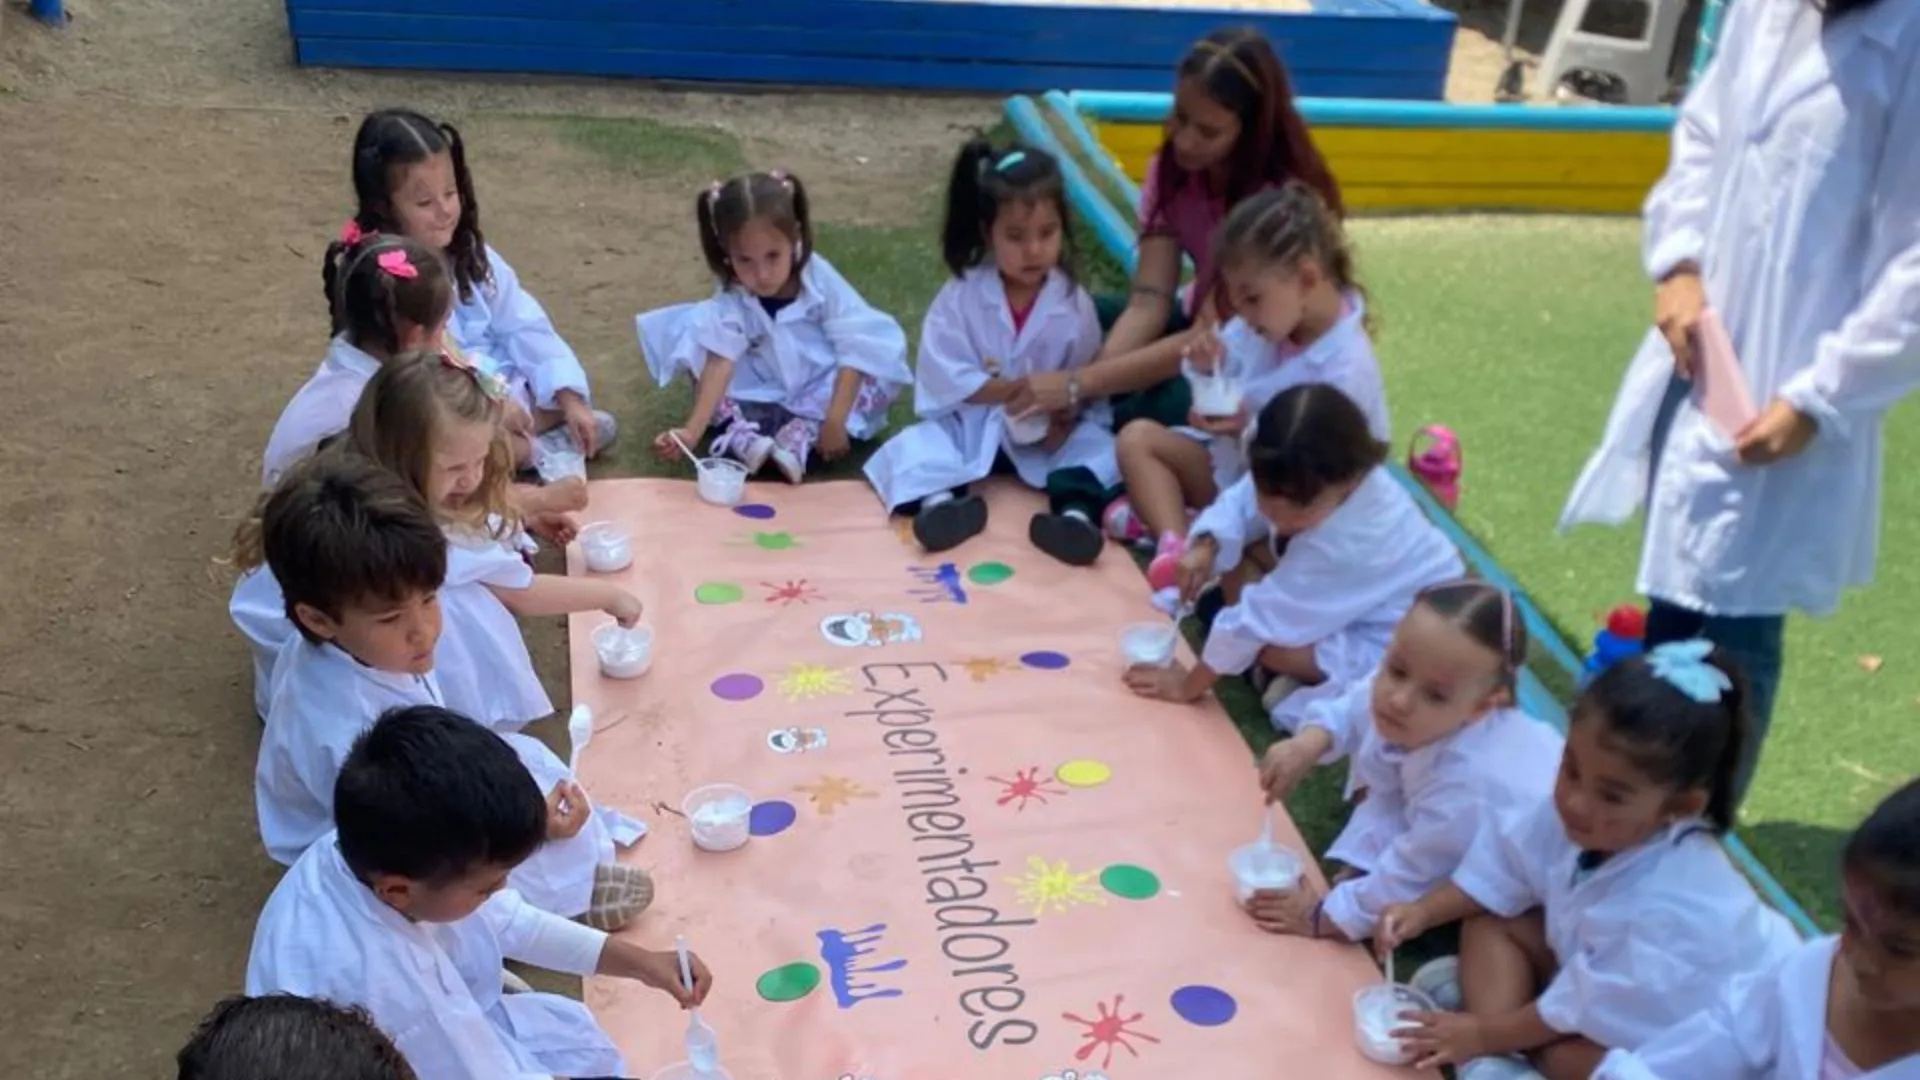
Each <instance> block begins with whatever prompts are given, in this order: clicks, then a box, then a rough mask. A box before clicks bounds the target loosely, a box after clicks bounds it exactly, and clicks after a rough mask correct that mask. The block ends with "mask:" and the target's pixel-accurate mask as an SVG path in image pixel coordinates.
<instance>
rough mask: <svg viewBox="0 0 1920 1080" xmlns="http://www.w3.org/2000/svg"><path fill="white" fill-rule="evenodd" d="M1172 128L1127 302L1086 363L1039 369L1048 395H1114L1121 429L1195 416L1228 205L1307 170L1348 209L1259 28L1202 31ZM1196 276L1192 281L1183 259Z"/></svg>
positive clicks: (1044, 400) (1143, 212)
mask: <svg viewBox="0 0 1920 1080" xmlns="http://www.w3.org/2000/svg"><path fill="white" fill-rule="evenodd" d="M1176 76H1177V81H1176V83H1175V86H1174V93H1173V111H1172V113H1171V114H1170V115H1169V116H1168V118H1167V134H1166V139H1165V141H1163V142H1162V143H1161V145H1160V150H1159V152H1158V153H1157V154H1155V155H1154V159H1153V163H1152V164H1151V165H1149V166H1148V168H1147V177H1146V183H1145V185H1144V186H1143V187H1142V188H1141V191H1140V261H1139V267H1138V269H1137V270H1136V271H1135V272H1134V278H1133V292H1132V294H1131V296H1129V297H1128V298H1127V300H1126V303H1125V305H1124V307H1122V306H1121V305H1120V304H1119V303H1118V302H1117V300H1115V299H1112V298H1109V300H1108V301H1107V302H1102V301H1101V300H1100V299H1099V298H1096V306H1097V307H1098V308H1099V309H1100V321H1101V325H1102V326H1103V327H1104V328H1106V329H1107V330H1108V334H1107V341H1106V345H1105V347H1104V348H1103V349H1102V350H1101V354H1100V356H1099V357H1098V358H1096V359H1095V361H1094V363H1093V364H1092V365H1090V366H1088V367H1086V368H1082V369H1080V370H1079V371H1077V372H1062V373H1058V374H1054V375H1050V376H1041V375H1036V376H1033V377H1032V378H1031V379H1030V380H1029V386H1030V388H1031V390H1032V392H1033V395H1034V399H1035V402H1036V404H1038V405H1039V407H1041V408H1043V409H1046V410H1048V411H1056V412H1057V411H1070V410H1074V409H1077V408H1079V407H1080V405H1081V404H1082V403H1083V402H1085V401H1087V400H1090V399H1094V398H1104V397H1110V398H1113V399H1115V400H1114V429H1115V430H1116V431H1117V430H1119V429H1120V428H1121V427H1124V426H1125V425H1126V424H1127V423H1128V422H1129V421H1131V420H1135V419H1139V418H1142V417H1146V418H1150V419H1153V420H1157V421H1159V422H1160V423H1162V424H1165V425H1167V426H1169V427H1172V426H1176V425H1180V424H1184V423H1186V422H1187V413H1188V411H1189V409H1190V408H1191V405H1192V397H1191V394H1190V393H1189V391H1188V389H1187V385H1186V380H1184V379H1182V378H1181V377H1180V356H1181V353H1182V352H1184V351H1185V350H1186V348H1187V346H1188V343H1189V340H1190V339H1191V338H1192V336H1193V335H1194V334H1195V333H1196V332H1205V331H1209V330H1211V329H1212V328H1213V327H1214V325H1215V324H1217V323H1218V322H1219V321H1220V314H1219V313H1220V311H1221V310H1223V309H1225V307H1226V305H1223V304H1220V303H1219V298H1218V292H1219V288H1218V284H1219V283H1218V280H1217V275H1216V272H1215V269H1214V265H1213V252H1212V243H1213V234H1214V232H1215V230H1216V229H1218V228H1219V226H1220V223H1221V222H1223V221H1225V220H1226V217H1227V211H1229V210H1231V209H1232V208H1233V207H1234V205H1235V204H1237V203H1239V202H1240V200H1242V199H1244V198H1246V197H1247V196H1248V195H1251V194H1253V193H1255V192H1257V191H1261V190H1264V189H1266V188H1269V187H1276V186H1278V185H1280V184H1283V183H1285V182H1286V181H1288V180H1299V181H1301V182H1303V183H1305V184H1306V185H1307V186H1308V187H1311V188H1313V189H1314V191H1316V192H1318V193H1319V195H1320V197H1321V199H1323V200H1324V201H1325V202H1326V204H1327V206H1328V207H1330V208H1331V209H1332V210H1333V212H1334V213H1335V215H1337V216H1341V217H1344V216H1345V208H1344V204H1343V203H1342V202H1341V200H1340V188H1339V185H1337V184H1336V183H1334V180H1333V176H1332V175H1331V174H1330V173H1328V171H1327V166H1326V162H1325V161H1324V160H1322V159H1321V157H1320V151H1319V150H1318V149H1316V148H1315V147H1314V145H1313V138H1312V136H1310V135H1309V134H1308V133H1307V125H1306V121H1304V120H1303V119H1301V117H1300V112H1299V110H1298V109H1297V108H1296V107H1295V106H1294V99H1293V85H1292V83H1291V82H1290V81H1289V80H1288V78H1287V70H1286V67H1285V66H1284V65H1282V64H1281V62H1280V58H1279V56H1277V55H1276V54H1275V53H1274V51H1273V46H1272V45H1271V44H1269V43H1268V41H1267V39H1266V38H1265V37H1263V36H1261V34H1260V33H1259V31H1257V30H1253V29H1230V30H1216V31H1214V32H1213V33H1211V34H1208V35H1207V36H1206V37H1204V38H1201V39H1200V40H1199V41H1197V42H1195V43H1194V45H1193V47H1192V48H1191V49H1189V50H1187V55H1186V56H1185V57H1184V58H1182V59H1181V61H1180V65H1179V67H1178V68H1177V69H1176ZM1183 256H1185V257H1191V258H1192V259H1193V262H1194V269H1195V274H1194V279H1193V281H1192V282H1191V283H1190V284H1189V285H1188V286H1187V288H1186V289H1185V290H1184V291H1181V290H1180V288H1179V287H1180V262H1181V258H1182V257H1183Z"/></svg>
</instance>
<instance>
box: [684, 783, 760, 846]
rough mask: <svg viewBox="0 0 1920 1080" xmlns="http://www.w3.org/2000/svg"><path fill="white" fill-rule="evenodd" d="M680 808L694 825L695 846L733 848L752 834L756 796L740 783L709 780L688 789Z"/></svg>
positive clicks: (688, 822) (689, 823)
mask: <svg viewBox="0 0 1920 1080" xmlns="http://www.w3.org/2000/svg"><path fill="white" fill-rule="evenodd" d="M680 812H681V813H683V814H685V815H686V816H687V824H688V825H690V826H692V827H693V846H694V847H697V848H699V849H700V850H702V851H732V850H733V849H734V848H737V847H739V846H741V845H742V844H745V843H746V842H747V839H748V838H749V837H750V836H751V835H752V833H751V832H750V831H749V819H750V818H751V817H752V815H753V799H752V797H751V796H749V795H748V794H747V789H745V788H743V787H740V786H739V785H737V784H708V785H707V786H705V787H699V788H695V789H693V790H692V791H690V792H688V793H687V797H686V798H685V799H684V800H682V801H681V803H680Z"/></svg>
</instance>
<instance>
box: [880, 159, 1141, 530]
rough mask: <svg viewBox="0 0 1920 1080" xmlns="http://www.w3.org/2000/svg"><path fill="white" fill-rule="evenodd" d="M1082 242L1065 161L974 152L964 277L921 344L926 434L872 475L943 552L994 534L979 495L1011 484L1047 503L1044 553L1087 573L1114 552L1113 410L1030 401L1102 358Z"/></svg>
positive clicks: (959, 201)
mask: <svg viewBox="0 0 1920 1080" xmlns="http://www.w3.org/2000/svg"><path fill="white" fill-rule="evenodd" d="M1071 229H1072V217H1071V215H1070V214H1069V212H1068V209H1067V198H1066V186H1065V181H1064V179H1063V178H1062V176H1061V174H1060V166H1059V163H1058V162H1056V161H1055V160H1054V159H1053V157H1052V155H1050V154H1047V153H1045V152H1044V151H1041V150H1037V149H1033V148H1030V147H1012V148H1008V149H1005V150H999V149H995V148H994V147H993V145H992V144H990V143H989V142H987V141H986V140H985V139H975V140H972V141H971V142H969V143H967V144H966V145H965V146H963V147H961V149H960V154H959V156H958V157H957V158H956V159H955V161H954V166H953V175H952V178H951V180H950V182H949V184H948V187H947V218H946V226H945V230H944V235H943V238H942V239H943V242H944V243H943V247H944V255H945V257H946V262H947V267H948V269H949V270H951V271H952V272H953V277H952V278H951V279H949V280H948V281H947V283H946V284H945V285H943V286H941V289H940V292H939V294H938V295H936V296H935V297H934V299H933V304H932V305H931V306H930V307H928V309H927V317H926V322H925V323H923V324H922V326H921V330H920V356H919V364H918V372H917V378H916V381H915V383H914V394H913V407H914V412H915V413H917V414H918V415H919V417H920V422H919V423H917V424H915V425H914V426H912V427H910V428H908V429H907V430H905V431H903V432H900V433H899V434H898V435H896V436H894V437H893V438H892V439H891V440H889V441H888V442H887V444H886V445H885V446H883V447H881V448H880V450H879V452H878V453H876V454H874V456H873V457H872V458H870V459H869V460H868V461H867V466H866V474H867V480H868V481H869V482H870V483H872V484H873V490H874V492H875V493H876V494H878V495H879V496H880V502H881V503H882V505H884V506H885V507H886V508H887V511H888V513H908V514H912V515H913V533H914V537H915V538H916V539H918V540H919V541H920V544H921V546H922V547H924V548H925V549H926V550H927V551H929V552H937V551H945V550H948V549H950V548H953V547H956V546H958V545H960V544H961V543H964V542H965V541H967V540H968V539H971V538H972V537H973V536H975V535H977V534H978V533H979V532H980V531H981V530H982V529H984V528H986V524H987V504H986V502H985V501H984V500H983V499H981V497H980V496H979V495H978V494H977V493H974V492H972V491H969V490H968V486H969V485H971V484H973V483H976V482H978V481H980V480H984V479H986V478H987V476H989V475H990V474H992V473H994V472H995V471H997V470H1004V471H1007V472H1011V473H1013V474H1014V475H1016V476H1018V477H1019V478H1020V482H1021V483H1023V484H1025V485H1027V486H1028V487H1030V488H1035V489H1038V490H1044V491H1045V492H1046V493H1047V496H1048V502H1049V507H1048V511H1047V513H1045V514H1039V515H1036V516H1035V517H1034V518H1033V519H1032V520H1031V522H1029V525H1028V530H1027V533H1028V537H1029V538H1030V539H1031V540H1032V541H1033V543H1034V545H1035V546H1036V547H1039V548H1040V549H1041V550H1043V551H1045V552H1047V553H1048V554H1049V555H1052V556H1054V557H1055V558H1057V559H1060V560H1061V561H1062V562H1066V563H1068V564H1070V565H1086V564H1088V563H1091V562H1093V561H1094V560H1095V559H1097V558H1098V557H1099V555H1100V551H1101V549H1102V548H1103V547H1104V546H1105V540H1104V538H1103V537H1102V536H1101V534H1100V531H1099V528H1098V527H1097V525H1096V524H1095V523H1096V522H1098V521H1099V520H1100V514H1101V512H1102V511H1103V510H1104V509H1106V506H1107V504H1108V503H1109V502H1111V501H1112V500H1113V497H1114V496H1115V495H1116V494H1118V491H1117V485H1118V484H1119V482H1120V468H1119V464H1118V463H1117V462H1116V460H1115V459H1114V452H1113V434H1112V431H1111V424H1112V418H1111V416H1110V411H1109V409H1108V406H1107V403H1106V402H1104V401H1098V402H1093V403H1090V404H1088V405H1087V406H1086V407H1082V403H1080V402H1078V401H1076V402H1074V403H1073V405H1072V406H1071V407H1069V408H1066V409H1063V410H1061V411H1060V412H1057V413H1053V414H1047V413H1041V412H1036V411H1033V410H1032V408H1031V407H1032V405H1033V397H1032V394H1031V393H1030V392H1029V391H1028V389H1027V386H1028V383H1029V380H1030V379H1031V378H1032V377H1033V376H1035V375H1039V374H1042V373H1046V372H1063V371H1065V372H1071V371H1078V370H1080V369H1081V368H1084V367H1086V365H1087V364H1088V363H1089V362H1090V361H1092V359H1093V357H1094V354H1095V353H1097V352H1099V351H1100V323H1099V320H1098V318H1097V317H1096V316H1095V314H1094V310H1093V299H1092V298H1091V297H1090V296H1088V295H1087V291H1086V290H1085V289H1083V288H1081V287H1080V285H1079V283H1078V282H1076V281H1075V280H1074V279H1073V275H1072V273H1071V262H1070V261H1066V259H1065V257H1066V256H1067V255H1069V254H1070V252H1071V249H1070V248H1069V246H1068V245H1069V244H1070V243H1071V240H1070V237H1071Z"/></svg>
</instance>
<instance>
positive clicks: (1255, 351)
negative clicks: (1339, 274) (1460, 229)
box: [1178, 293, 1393, 491]
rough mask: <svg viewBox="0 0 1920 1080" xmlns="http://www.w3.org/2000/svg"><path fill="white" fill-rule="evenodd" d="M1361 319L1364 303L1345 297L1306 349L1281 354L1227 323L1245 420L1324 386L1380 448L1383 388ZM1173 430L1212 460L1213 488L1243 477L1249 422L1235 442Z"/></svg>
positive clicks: (1227, 354) (1229, 366) (1235, 322)
mask: <svg viewBox="0 0 1920 1080" xmlns="http://www.w3.org/2000/svg"><path fill="white" fill-rule="evenodd" d="M1366 316H1367V306H1366V300H1365V298H1363V297H1362V296H1360V295H1359V294H1358V293H1348V294H1347V295H1346V297H1345V311H1344V312H1343V313H1342V314H1341V316H1340V321H1339V322H1336V323H1334V324H1333V328H1332V329H1330V330H1328V331H1327V332H1326V333H1324V334H1322V335H1320V337H1319V339H1318V340H1316V341H1314V343H1313V344H1311V345H1308V346H1307V347H1306V348H1304V349H1300V350H1298V351H1289V352H1287V353H1285V354H1283V353H1282V351H1281V349H1280V347H1279V346H1277V345H1275V344H1274V343H1273V342H1271V341H1268V340H1267V339H1266V338H1264V337H1261V336H1260V333H1259V331H1257V330H1255V329H1253V328H1252V327H1251V326H1248V325H1247V323H1246V320H1244V319H1241V318H1239V317H1238V316H1236V317H1234V318H1233V319H1231V320H1229V321H1228V322H1227V324H1226V325H1225V326H1223V327H1222V328H1221V329H1220V344H1221V348H1222V350H1223V353H1224V363H1225V368H1226V371H1227V374H1228V375H1230V376H1231V377H1232V378H1233V379H1234V380H1235V381H1236V382H1237V383H1239V385H1240V392H1241V394H1242V395H1243V396H1244V397H1245V399H1246V408H1247V411H1248V413H1249V415H1250V416H1254V417H1257V416H1259V415H1260V410H1261V409H1263V408H1265V407H1266V405H1267V403H1268V402H1270V401H1272V400H1273V399H1274V398H1275V397H1278V396H1279V395H1280V394H1281V393H1282V392H1283V391H1285V390H1288V389H1290V388H1292V387H1295V386H1300V385H1303V384H1305V383H1327V384H1329V385H1331V386H1333V387H1335V388H1337V389H1338V390H1340V392H1342V393H1344V394H1346V395H1347V396H1348V397H1350V398H1352V399H1353V403H1354V404H1356V405H1358V406H1360V411H1361V412H1363V413H1365V414H1366V417H1367V428H1368V430H1370V431H1372V432H1373V437H1374V438H1376V439H1379V440H1380V441H1382V442H1386V441H1389V440H1391V439H1392V438H1393V424H1392V421H1391V420H1390V419H1389V417H1388V415H1387V388H1386V385H1385V384H1384V383H1383V382H1381V379H1380V361H1379V360H1378V359H1377V358H1376V357H1375V356H1374V354H1373V339H1372V338H1370V337H1368V336H1367V327H1366ZM1178 430H1179V431H1180V432H1181V433H1182V434H1185V435H1187V436H1188V437H1189V438H1192V439H1195V440H1197V441H1199V442H1201V443H1203V444H1205V445H1206V447H1207V452H1208V454H1209V455H1210V456H1211V457H1212V458H1213V482H1214V486H1215V487H1216V488H1218V489H1219V490H1222V491H1224V490H1226V488H1227V486H1228V485H1230V484H1232V483H1233V482H1234V481H1235V480H1238V479H1240V477H1241V476H1243V475H1245V473H1246V471H1247V454H1246V440H1248V439H1251V438H1252V437H1253V430H1254V425H1253V424H1252V423H1251V422H1250V423H1248V425H1247V427H1246V430H1245V431H1244V432H1243V433H1242V435H1241V438H1239V439H1223V438H1216V437H1214V436H1211V435H1208V434H1207V433H1205V432H1203V431H1200V430H1198V429H1196V428H1184V427H1183V428H1180V429H1178Z"/></svg>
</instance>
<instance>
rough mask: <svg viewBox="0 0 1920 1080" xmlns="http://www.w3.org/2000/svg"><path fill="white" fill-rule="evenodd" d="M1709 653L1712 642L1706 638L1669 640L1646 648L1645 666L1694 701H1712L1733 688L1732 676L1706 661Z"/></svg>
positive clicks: (1706, 703)
mask: <svg viewBox="0 0 1920 1080" xmlns="http://www.w3.org/2000/svg"><path fill="white" fill-rule="evenodd" d="M1712 654H1713V642H1711V641H1708V640H1707V639H1705V638H1692V639H1689V640H1687V641H1669V642H1667V643H1666V644H1665V645H1656V646H1654V647H1653V648H1652V649H1650V650H1648V651H1647V667H1648V668H1650V669H1652V671H1653V673H1654V674H1655V675H1657V676H1659V677H1660V679H1661V680H1662V681H1664V682H1665V683H1666V684H1667V685H1668V686H1671V687H1673V688H1674V689H1675V690H1678V691H1680V692H1681V693H1683V694H1685V695H1687V697H1688V698H1690V699H1692V700H1693V701H1697V702H1699V703H1700V704H1702V705H1712V704H1715V703H1717V702H1718V701H1719V700H1720V699H1721V697H1722V696H1723V695H1725V694H1726V693H1727V692H1728V691H1730V690H1732V689H1733V679H1732V678H1730V677H1729V676H1728V675H1727V673H1726V672H1724V671H1722V670H1720V669H1719V668H1718V667H1716V666H1714V665H1713V664H1712V663H1709V662H1708V660H1707V657H1708V656H1711V655H1712Z"/></svg>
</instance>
